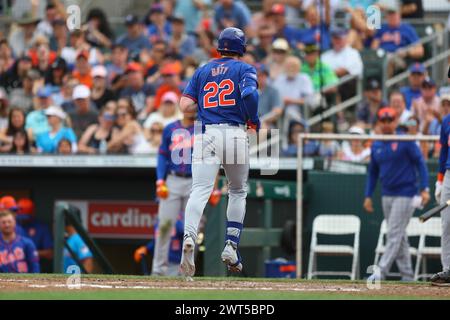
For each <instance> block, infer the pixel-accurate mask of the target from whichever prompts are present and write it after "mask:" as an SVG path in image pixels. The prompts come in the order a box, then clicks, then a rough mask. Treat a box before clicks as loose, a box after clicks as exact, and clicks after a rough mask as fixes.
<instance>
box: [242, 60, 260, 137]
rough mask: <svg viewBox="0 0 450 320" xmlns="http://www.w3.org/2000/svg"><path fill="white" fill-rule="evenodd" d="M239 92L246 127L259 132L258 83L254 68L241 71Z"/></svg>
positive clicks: (250, 67)
mask: <svg viewBox="0 0 450 320" xmlns="http://www.w3.org/2000/svg"><path fill="white" fill-rule="evenodd" d="M239 90H240V92H241V98H242V100H243V102H244V109H245V113H246V116H247V120H248V122H249V123H248V125H249V127H251V128H252V129H255V130H259V127H260V126H261V124H260V120H259V117H258V99H259V95H258V81H257V76H256V70H255V68H254V67H252V66H248V67H246V68H245V69H244V70H243V73H242V75H241V79H240V81H239Z"/></svg>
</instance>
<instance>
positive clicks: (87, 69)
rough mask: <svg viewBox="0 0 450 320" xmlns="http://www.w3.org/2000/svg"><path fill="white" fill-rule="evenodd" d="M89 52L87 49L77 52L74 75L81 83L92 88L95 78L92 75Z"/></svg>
mask: <svg viewBox="0 0 450 320" xmlns="http://www.w3.org/2000/svg"><path fill="white" fill-rule="evenodd" d="M88 59H89V52H88V51H86V50H83V51H80V52H79V53H78V54H77V58H76V62H75V69H74V70H73V72H72V76H73V77H74V78H75V79H77V80H78V82H79V83H80V84H83V85H85V86H87V87H88V88H89V89H92V85H93V79H92V75H91V65H90V63H89V60H88Z"/></svg>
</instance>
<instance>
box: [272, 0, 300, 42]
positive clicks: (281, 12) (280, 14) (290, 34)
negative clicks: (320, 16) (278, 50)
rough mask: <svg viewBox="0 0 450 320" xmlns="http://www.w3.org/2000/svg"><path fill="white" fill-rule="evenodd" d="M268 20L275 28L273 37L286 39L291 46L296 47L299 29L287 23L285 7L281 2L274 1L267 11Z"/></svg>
mask: <svg viewBox="0 0 450 320" xmlns="http://www.w3.org/2000/svg"><path fill="white" fill-rule="evenodd" d="M268 20H269V22H270V23H271V24H272V26H270V27H273V28H274V29H275V35H274V36H275V37H276V38H282V39H286V41H287V42H288V43H289V45H290V46H291V48H296V47H297V43H298V42H299V39H300V31H299V30H298V29H297V28H294V27H292V26H290V25H288V24H287V22H286V8H285V6H284V5H283V4H280V3H275V4H273V5H272V8H271V9H270V11H269V13H268Z"/></svg>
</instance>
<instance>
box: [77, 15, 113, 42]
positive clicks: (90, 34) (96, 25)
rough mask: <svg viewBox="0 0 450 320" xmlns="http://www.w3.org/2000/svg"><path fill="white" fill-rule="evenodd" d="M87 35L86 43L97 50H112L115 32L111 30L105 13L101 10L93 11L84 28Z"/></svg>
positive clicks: (88, 16)
mask: <svg viewBox="0 0 450 320" xmlns="http://www.w3.org/2000/svg"><path fill="white" fill-rule="evenodd" d="M82 29H83V30H84V32H85V34H86V41H87V42H88V43H89V44H90V45H92V46H94V47H97V48H102V49H104V48H108V49H109V48H111V46H112V43H113V42H114V32H113V31H112V30H111V26H110V25H109V22H108V19H107V18H106V14H105V12H103V10H102V9H100V8H93V9H91V10H90V11H89V12H88V14H87V18H86V24H85V25H84V26H83V27H82Z"/></svg>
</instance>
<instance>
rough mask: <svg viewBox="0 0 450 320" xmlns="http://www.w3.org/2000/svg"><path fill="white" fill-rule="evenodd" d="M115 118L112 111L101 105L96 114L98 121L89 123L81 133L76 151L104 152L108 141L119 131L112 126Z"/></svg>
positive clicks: (87, 152) (88, 152)
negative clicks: (98, 112)
mask: <svg viewBox="0 0 450 320" xmlns="http://www.w3.org/2000/svg"><path fill="white" fill-rule="evenodd" d="M115 120H116V117H115V115H114V111H110V110H108V107H106V106H105V107H103V108H102V109H101V111H100V114H99V116H98V123H94V124H91V125H90V126H89V127H88V128H87V129H86V131H85V132H84V133H83V135H82V137H81V139H80V142H79V143H78V151H79V152H80V153H86V154H98V153H106V152H107V147H108V145H107V144H108V142H109V141H111V139H113V137H115V136H116V135H117V134H118V133H119V129H118V128H116V127H115V126H114V122H115ZM105 144H106V149H105ZM100 147H102V148H100Z"/></svg>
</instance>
